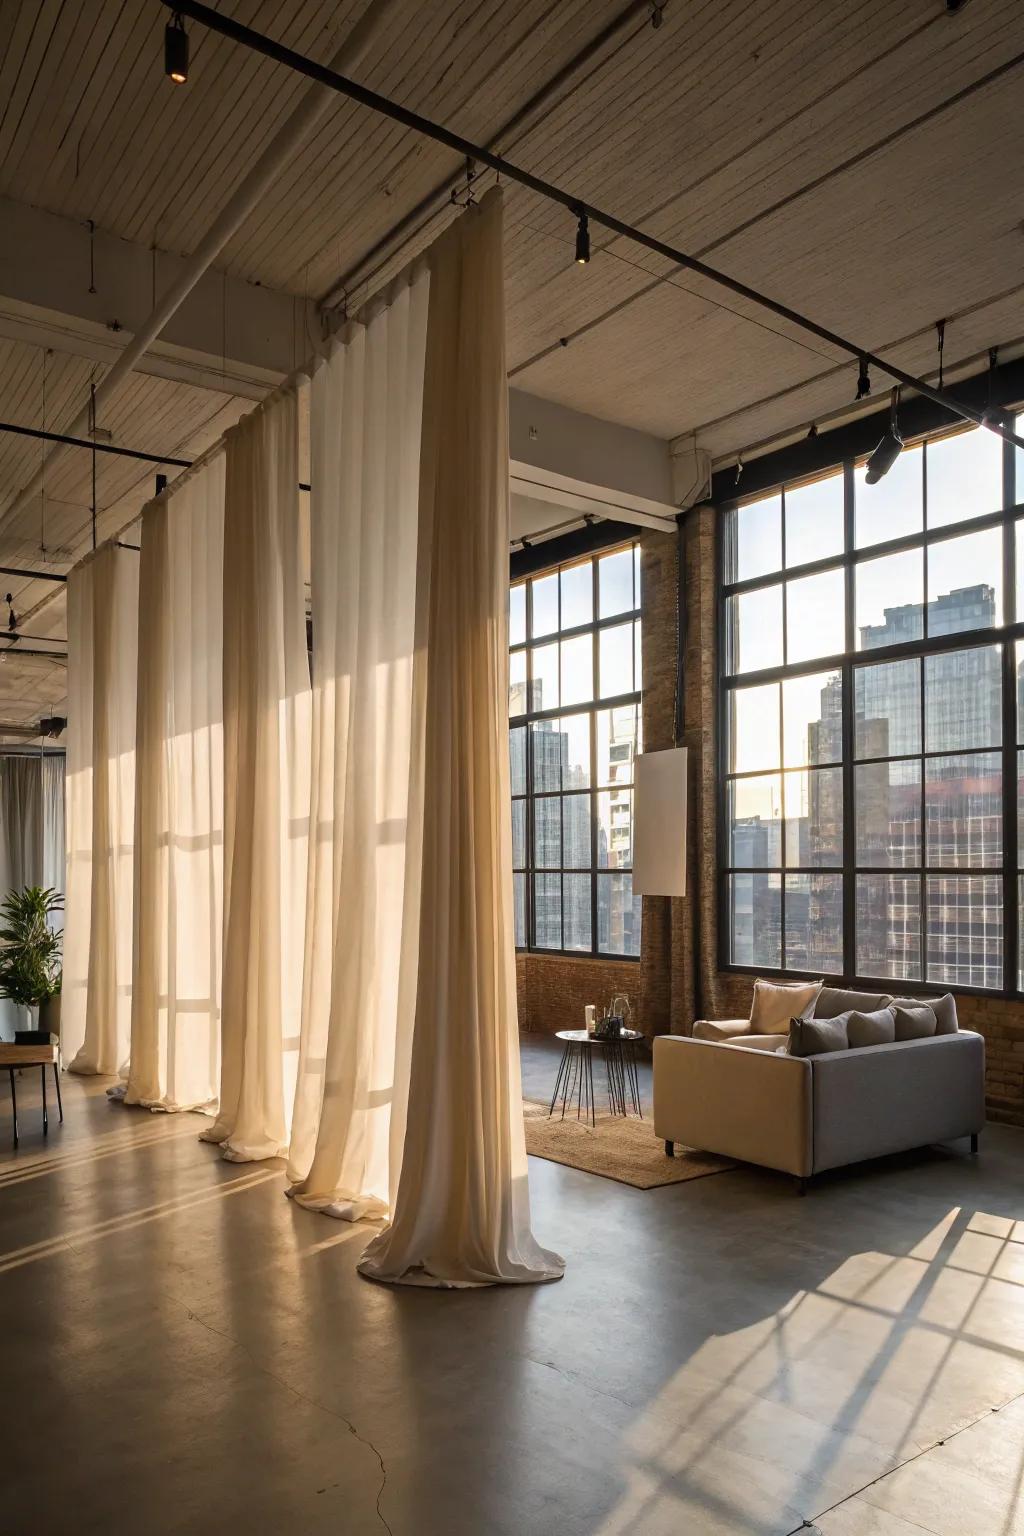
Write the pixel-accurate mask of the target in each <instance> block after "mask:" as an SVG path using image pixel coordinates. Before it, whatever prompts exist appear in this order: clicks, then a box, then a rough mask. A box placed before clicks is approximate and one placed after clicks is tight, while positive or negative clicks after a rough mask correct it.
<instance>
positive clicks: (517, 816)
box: [512, 800, 526, 869]
mask: <svg viewBox="0 0 1024 1536" xmlns="http://www.w3.org/2000/svg"><path fill="white" fill-rule="evenodd" d="M512 867H513V869H525V868H526V801H525V800H513V801H512Z"/></svg>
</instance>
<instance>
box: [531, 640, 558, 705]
mask: <svg viewBox="0 0 1024 1536" xmlns="http://www.w3.org/2000/svg"><path fill="white" fill-rule="evenodd" d="M530 663H531V665H532V667H533V682H532V684H531V687H530V709H531V710H533V711H534V712H536V711H539V710H542V709H557V708H558V641H557V640H554V641H552V643H551V644H550V645H535V646H534V648H533V650H532V652H531V653H530Z"/></svg>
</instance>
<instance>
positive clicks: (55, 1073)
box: [53, 1062, 64, 1125]
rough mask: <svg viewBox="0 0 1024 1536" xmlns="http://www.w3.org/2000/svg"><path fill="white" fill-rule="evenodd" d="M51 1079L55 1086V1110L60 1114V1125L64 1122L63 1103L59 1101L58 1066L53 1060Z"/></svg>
mask: <svg viewBox="0 0 1024 1536" xmlns="http://www.w3.org/2000/svg"><path fill="white" fill-rule="evenodd" d="M53 1081H54V1085H55V1087H56V1089H57V1110H58V1113H59V1114H60V1123H61V1125H63V1124H64V1105H63V1103H62V1102H61V1096H60V1068H59V1067H58V1065H57V1063H56V1062H54V1064H53Z"/></svg>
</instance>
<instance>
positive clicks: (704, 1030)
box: [693, 1019, 750, 1040]
mask: <svg viewBox="0 0 1024 1536" xmlns="http://www.w3.org/2000/svg"><path fill="white" fill-rule="evenodd" d="M749 1033H750V1020H749V1019H697V1021H696V1022H695V1024H694V1026H693V1038H694V1040H735V1039H737V1037H738V1036H740V1035H746V1034H749Z"/></svg>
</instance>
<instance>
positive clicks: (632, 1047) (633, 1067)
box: [622, 1040, 644, 1120]
mask: <svg viewBox="0 0 1024 1536" xmlns="http://www.w3.org/2000/svg"><path fill="white" fill-rule="evenodd" d="M627 1048H628V1050H629V1055H628V1056H627V1055H626V1050H627ZM622 1057H623V1062H624V1065H625V1067H626V1073H627V1075H628V1077H629V1088H630V1093H631V1095H632V1098H633V1108H634V1109H635V1110H636V1112H637V1114H638V1115H639V1116H640V1119H641V1120H642V1119H643V1117H644V1112H643V1110H642V1108H641V1107H640V1073H639V1070H638V1069H637V1064H636V1041H635V1040H628V1041H626V1043H625V1045H624V1046H623V1047H622Z"/></svg>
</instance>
